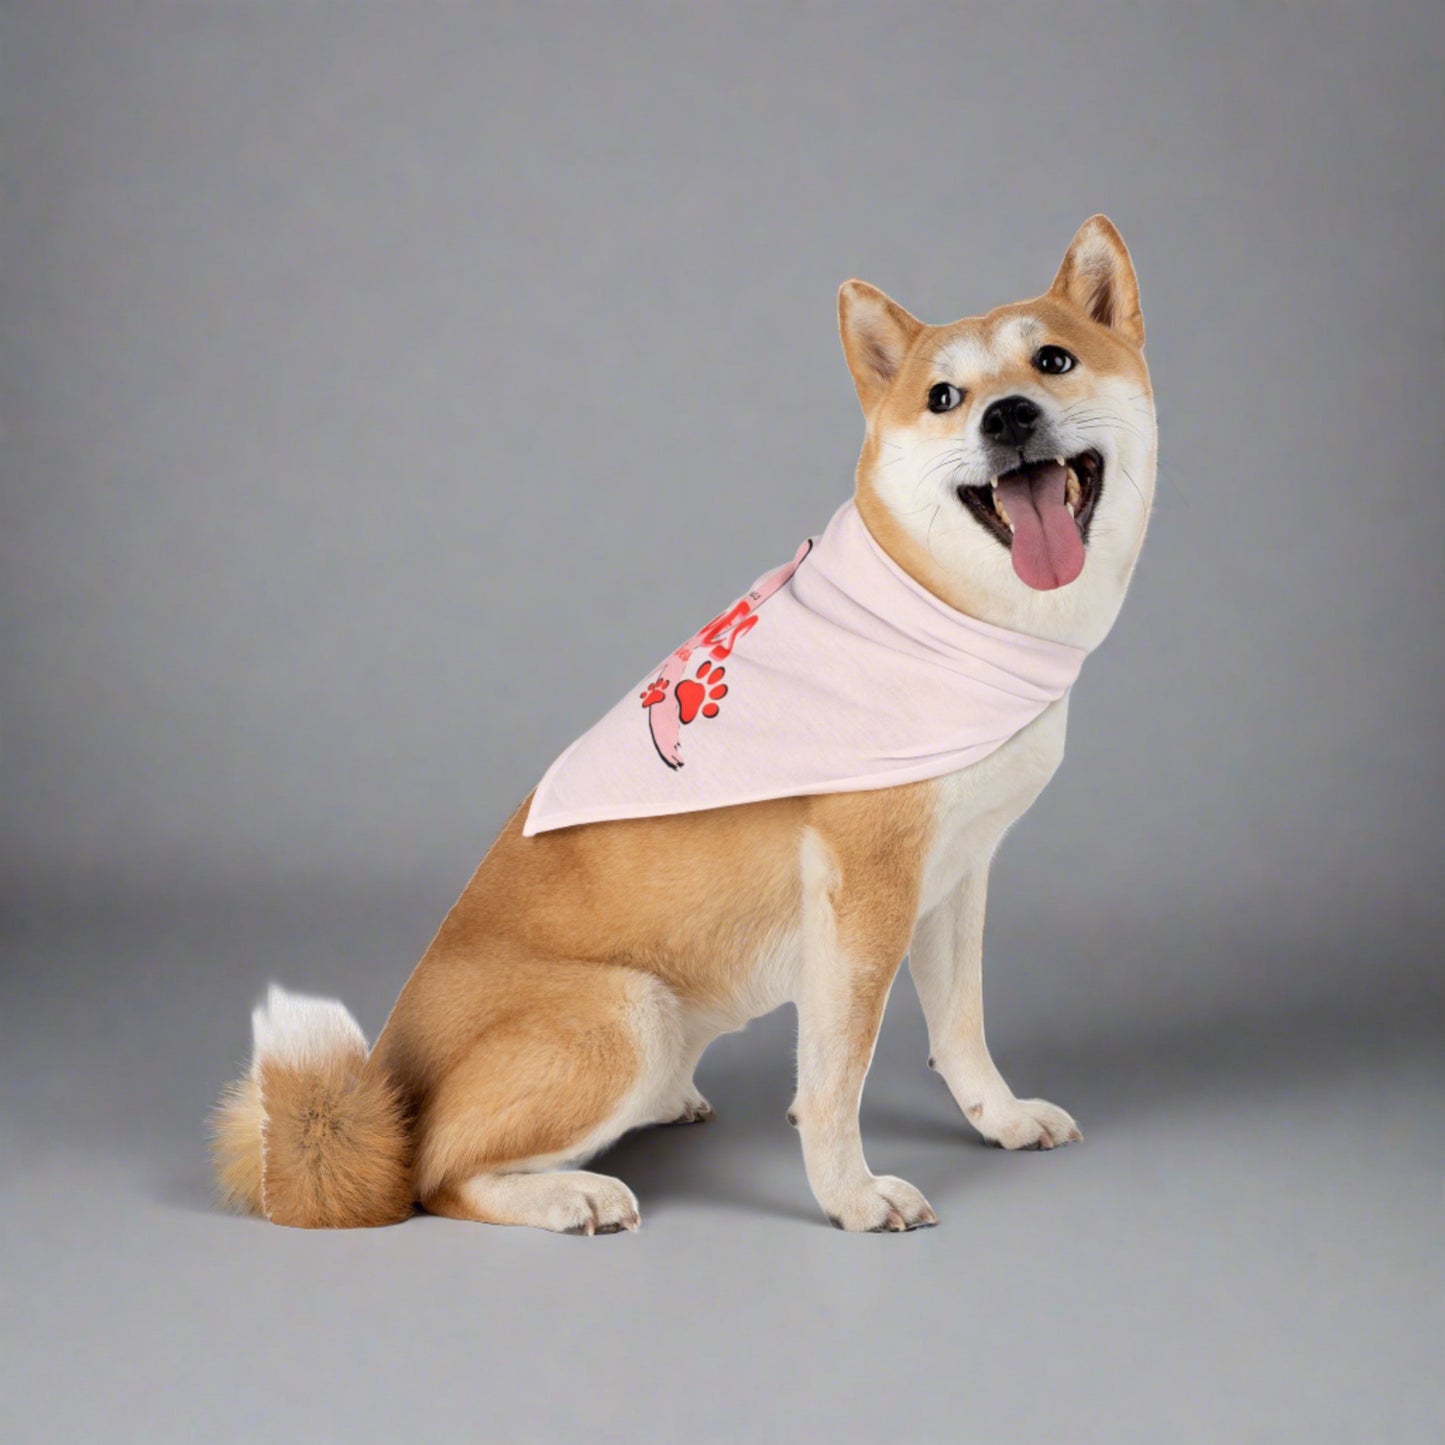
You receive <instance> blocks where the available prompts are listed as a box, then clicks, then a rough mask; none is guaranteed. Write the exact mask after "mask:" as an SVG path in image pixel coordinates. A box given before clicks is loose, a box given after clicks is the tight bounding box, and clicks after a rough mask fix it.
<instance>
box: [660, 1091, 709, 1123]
mask: <svg viewBox="0 0 1445 1445" xmlns="http://www.w3.org/2000/svg"><path fill="white" fill-rule="evenodd" d="M711 1118H712V1105H711V1104H709V1103H708V1101H707V1100H706V1099H704V1098H703V1096H702V1095H701V1094H695V1095H693V1096H691V1097H690V1098H687V1099H684V1100H683V1101H682V1103H680V1104H679V1105H678V1106H677V1108H676V1110H674V1111H673V1112H672V1113H671V1114H670V1115H669V1116H668V1117H667V1118H666V1119H664V1120H663V1121H662V1122H663V1123H664V1124H706V1123H707V1121H708V1120H709V1119H711Z"/></svg>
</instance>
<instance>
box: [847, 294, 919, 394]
mask: <svg viewBox="0 0 1445 1445" xmlns="http://www.w3.org/2000/svg"><path fill="white" fill-rule="evenodd" d="M922 330H923V323H922V322H921V321H919V320H918V319H917V317H914V316H910V315H909V314H908V313H907V312H906V311H905V310H904V309H903V308H902V307H901V306H900V305H899V304H898V303H897V302H896V301H890V300H889V299H888V297H886V296H885V295H884V294H883V293H882V292H881V291H880V290H879V289H878V288H877V287H876V286H870V285H869V284H868V283H867V282H866V281H845V282H844V283H843V284H842V285H841V286H840V287H839V288H838V331H839V334H840V335H841V336H842V338H843V355H844V356H846V357H847V358H848V370H849V371H851V372H852V373H853V385H854V386H856V387H857V388H858V400H859V401H860V402H862V403H863V411H864V413H865V414H867V413H870V412H872V410H873V407H874V406H875V405H876V403H877V402H878V401H879V400H880V399H881V398H882V396H883V393H884V392H886V391H887V390H888V388H889V387H890V386H891V385H892V384H893V378H894V377H895V376H897V374H898V368H899V367H900V366H901V365H902V364H903V358H904V357H905V356H907V355H908V350H909V348H910V347H911V346H912V345H913V342H914V340H915V338H916V337H917V336H918V333H919V332H920V331H922Z"/></svg>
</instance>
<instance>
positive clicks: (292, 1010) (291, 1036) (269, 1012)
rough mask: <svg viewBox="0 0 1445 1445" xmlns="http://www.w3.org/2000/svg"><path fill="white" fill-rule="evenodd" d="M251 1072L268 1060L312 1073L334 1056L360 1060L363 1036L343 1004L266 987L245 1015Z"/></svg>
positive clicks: (328, 999)
mask: <svg viewBox="0 0 1445 1445" xmlns="http://www.w3.org/2000/svg"><path fill="white" fill-rule="evenodd" d="M251 1035H252V1038H253V1040H254V1042H255V1053H254V1056H253V1059H252V1068H255V1067H256V1066H257V1065H258V1064H259V1063H260V1062H261V1060H262V1059H274V1060H275V1061H276V1062H277V1063H281V1064H287V1065H289V1066H291V1067H292V1068H300V1069H306V1068H316V1067H318V1066H319V1065H321V1064H323V1063H325V1062H326V1061H327V1060H328V1059H334V1058H335V1057H336V1056H337V1055H338V1054H342V1055H346V1054H352V1055H354V1054H359V1055H360V1056H361V1058H362V1059H365V1058H366V1053H367V1048H366V1035H365V1034H363V1033H362V1032H361V1025H360V1024H359V1023H357V1022H356V1020H355V1019H354V1018H352V1016H351V1014H350V1012H349V1011H348V1009H347V1008H346V1005H345V1004H343V1003H341V1002H339V1001H338V1000H337V999H334V998H316V997H314V996H313V995H311V994H304V993H287V992H286V990H285V989H284V988H281V987H280V986H279V985H277V984H274V983H273V984H272V985H271V987H270V988H269V989H267V991H266V1002H265V1003H263V1004H261V1005H260V1007H258V1008H257V1009H256V1010H255V1011H254V1012H253V1013H252V1014H251Z"/></svg>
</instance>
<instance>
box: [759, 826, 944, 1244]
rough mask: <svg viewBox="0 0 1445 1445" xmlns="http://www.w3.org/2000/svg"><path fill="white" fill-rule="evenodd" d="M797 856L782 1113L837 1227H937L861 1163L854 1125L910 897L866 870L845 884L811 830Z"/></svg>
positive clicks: (894, 1184) (898, 959) (906, 1192)
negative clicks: (796, 975) (794, 1034)
mask: <svg viewBox="0 0 1445 1445" xmlns="http://www.w3.org/2000/svg"><path fill="white" fill-rule="evenodd" d="M803 854H804V856H803V869H802V872H803V884H804V905H803V908H804V925H803V958H802V974H801V979H800V982H799V988H798V994H797V1005H798V1092H797V1095H796V1097H795V1098H794V1100H793V1107H792V1108H791V1109H790V1110H789V1111H788V1120H789V1122H790V1123H792V1124H794V1125H796V1126H797V1129H798V1132H799V1133H800V1134H801V1136H802V1142H803V1161H804V1164H805V1165H806V1167H807V1171H808V1183H809V1184H810V1185H811V1186H812V1189H813V1194H814V1195H815V1197H816V1198H817V1200H818V1203H819V1204H820V1205H822V1207H823V1212H824V1213H825V1214H826V1215H827V1216H828V1218H829V1220H831V1221H832V1223H833V1224H834V1225H836V1226H837V1227H838V1228H839V1229H851V1230H866V1231H870V1232H873V1233H882V1232H886V1231H892V1230H908V1229H918V1228H920V1227H923V1226H927V1225H931V1224H937V1223H938V1216H937V1215H936V1214H934V1212H933V1210H932V1208H931V1207H930V1206H929V1203H928V1201H927V1200H926V1199H925V1198H924V1197H923V1195H922V1194H920V1193H919V1192H918V1190H917V1189H915V1188H914V1187H913V1186H912V1185H911V1184H908V1183H906V1182H905V1181H904V1180H902V1179H895V1178H894V1177H893V1176H892V1175H886V1174H885V1175H875V1174H873V1173H872V1172H871V1171H870V1170H869V1168H868V1165H867V1162H866V1161H865V1160H864V1158H863V1140H862V1135H861V1132H860V1130H859V1127H858V1105H859V1101H860V1099H861V1098H862V1094H863V1081H864V1079H865V1078H866V1077H867V1074H868V1066H869V1064H870V1063H871V1062H872V1059H873V1046H874V1044H875V1043H876V1042H877V1038H878V1026H879V1024H880V1022H881V1021H882V1018H883V1008H884V1005H885V1004H886V1003H887V1001H888V991H889V989H890V988H891V987H892V985H893V979H894V977H895V975H896V974H897V972H898V967H899V965H900V964H901V963H902V961H903V952H904V949H905V948H906V947H907V943H908V929H909V923H910V916H911V908H910V905H911V899H909V898H907V897H903V898H900V897H899V896H897V895H898V893H899V891H900V890H899V889H898V888H897V887H896V886H893V885H896V879H895V880H890V879H886V878H883V877H880V876H879V873H881V871H882V870H878V872H875V870H873V869H870V868H866V867H865V868H858V867H856V866H849V867H848V868H847V870H846V871H847V873H848V874H849V875H850V876H849V881H848V884H847V886H846V887H845V886H844V885H843V884H842V881H841V875H842V872H843V870H842V869H841V868H840V866H839V860H838V856H837V854H836V853H835V852H833V851H832V850H830V849H829V847H828V845H827V844H825V843H824V842H823V841H822V839H821V838H820V836H819V835H817V834H815V833H811V832H810V834H809V836H808V837H807V839H806V840H805V842H804V848H803ZM849 862H850V865H851V864H852V863H853V860H849ZM902 891H903V892H904V893H905V894H906V893H907V891H908V890H907V889H906V888H905V889H903V890H902ZM914 896H916V894H915V895H914Z"/></svg>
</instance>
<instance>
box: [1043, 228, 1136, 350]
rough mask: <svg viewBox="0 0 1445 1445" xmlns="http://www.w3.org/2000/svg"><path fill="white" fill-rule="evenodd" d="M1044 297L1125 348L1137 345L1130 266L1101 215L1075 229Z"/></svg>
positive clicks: (1125, 251)
mask: <svg viewBox="0 0 1445 1445" xmlns="http://www.w3.org/2000/svg"><path fill="white" fill-rule="evenodd" d="M1049 294H1050V295H1052V296H1062V297H1063V298H1064V300H1066V301H1068V302H1071V303H1072V304H1073V305H1075V306H1077V307H1078V308H1079V310H1080V311H1082V312H1083V313H1084V314H1085V315H1086V316H1088V317H1089V318H1090V320H1093V321H1097V322H1098V323H1099V324H1100V325H1101V326H1107V327H1108V328H1109V329H1110V330H1111V331H1117V332H1118V333H1119V335H1120V336H1122V337H1123V338H1124V340H1125V341H1127V342H1129V343H1130V345H1132V346H1143V344H1144V315H1143V313H1142V312H1141V311H1140V310H1139V282H1138V279H1137V278H1136V277H1135V275H1134V263H1133V262H1132V261H1131V260H1130V259H1129V249H1128V247H1127V246H1125V244H1124V239H1123V237H1122V236H1120V234H1119V233H1118V231H1116V230H1115V229H1114V223H1113V222H1112V221H1111V220H1110V219H1109V218H1108V217H1107V216H1090V217H1089V219H1088V220H1087V221H1085V222H1084V224H1083V225H1082V226H1080V227H1079V230H1078V233H1077V234H1076V235H1075V237H1074V239H1073V241H1072V242H1071V243H1070V245H1069V250H1068V254H1067V255H1066V256H1065V257H1064V264H1063V265H1062V266H1060V267H1059V274H1058V275H1057V276H1055V277H1054V284H1053V285H1052V286H1051V287H1050V288H1049Z"/></svg>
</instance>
